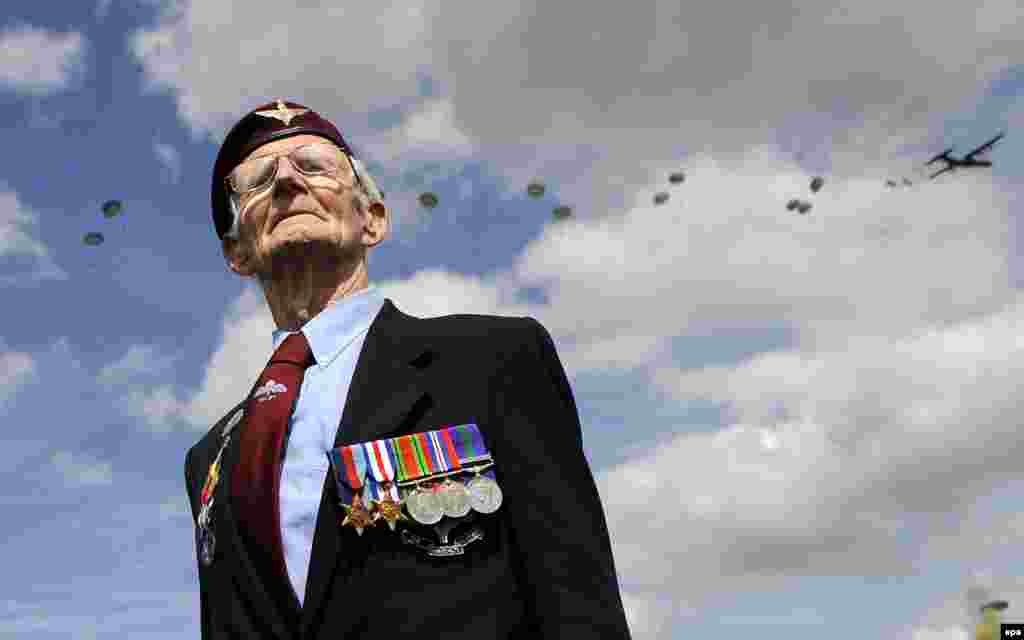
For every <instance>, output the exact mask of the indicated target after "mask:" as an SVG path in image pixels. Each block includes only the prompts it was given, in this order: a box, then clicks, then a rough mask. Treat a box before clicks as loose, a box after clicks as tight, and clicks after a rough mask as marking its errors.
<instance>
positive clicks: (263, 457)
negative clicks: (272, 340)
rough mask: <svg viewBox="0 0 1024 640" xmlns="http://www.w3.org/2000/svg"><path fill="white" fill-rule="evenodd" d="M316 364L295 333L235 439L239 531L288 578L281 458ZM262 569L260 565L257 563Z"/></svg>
mask: <svg viewBox="0 0 1024 640" xmlns="http://www.w3.org/2000/svg"><path fill="white" fill-rule="evenodd" d="M315 362H316V359H315V358H314V357H313V353H312V350H311V349H310V347H309V342H308V341H307V340H306V336H304V335H303V334H302V332H301V331H300V332H299V333H293V334H292V335H290V336H288V337H287V338H286V339H285V341H284V342H283V343H282V344H281V346H280V347H278V348H277V351H275V352H274V355H273V356H271V357H270V362H269V363H268V364H267V368H266V369H264V370H263V375H262V376H260V380H259V383H258V384H257V385H256V391H255V392H253V396H252V398H251V399H250V401H249V408H248V410H247V413H248V416H247V419H246V421H245V425H244V428H243V429H242V433H241V436H240V437H239V446H240V447H241V451H240V455H239V460H238V466H237V468H236V469H235V471H234V473H233V476H234V477H233V478H232V489H233V491H232V493H233V495H234V499H235V503H236V504H237V505H238V506H237V509H236V514H237V517H238V519H239V521H240V523H241V525H242V529H243V531H244V532H245V533H246V534H247V535H248V538H249V540H250V542H252V543H254V545H253V546H254V547H255V548H254V549H253V551H254V552H255V554H256V555H257V556H261V558H260V559H261V560H262V561H263V562H267V561H269V562H271V563H272V564H271V566H270V568H271V570H273V571H277V572H280V575H281V576H283V577H284V578H285V580H287V579H288V571H287V568H286V567H285V562H284V546H283V544H282V541H281V511H280V508H279V504H278V496H279V490H280V486H281V457H282V449H283V446H284V438H285V433H286V432H287V430H288V419H289V418H290V417H291V415H292V412H293V411H294V410H295V401H296V400H297V399H298V397H299V388H300V387H301V386H302V379H303V378H304V377H305V375H306V369H307V368H308V367H309V366H310V365H311V364H314V363H315ZM261 564H262V563H261Z"/></svg>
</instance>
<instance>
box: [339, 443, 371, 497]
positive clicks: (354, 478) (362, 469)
mask: <svg viewBox="0 0 1024 640" xmlns="http://www.w3.org/2000/svg"><path fill="white" fill-rule="evenodd" d="M341 460H342V462H343V463H344V465H345V466H344V469H345V475H344V477H343V478H342V480H344V481H345V484H347V485H348V486H350V487H352V489H354V490H356V491H358V490H359V489H361V488H362V486H363V479H364V478H366V466H367V460H366V452H365V451H363V448H362V447H361V446H359V445H358V444H354V445H349V446H347V447H342V448H341Z"/></svg>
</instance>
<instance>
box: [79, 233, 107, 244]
mask: <svg viewBox="0 0 1024 640" xmlns="http://www.w3.org/2000/svg"><path fill="white" fill-rule="evenodd" d="M82 243H83V244H87V245H89V246H90V247H98V246H100V245H101V244H103V234H102V233H100V232H99V231H90V232H89V233H87V234H85V237H83V238H82Z"/></svg>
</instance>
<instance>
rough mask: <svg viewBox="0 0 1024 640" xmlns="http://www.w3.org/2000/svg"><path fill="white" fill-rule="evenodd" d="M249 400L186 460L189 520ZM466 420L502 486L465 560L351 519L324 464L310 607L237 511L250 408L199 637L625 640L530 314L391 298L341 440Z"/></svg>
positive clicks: (590, 485) (225, 463)
mask: <svg viewBox="0 0 1024 640" xmlns="http://www.w3.org/2000/svg"><path fill="white" fill-rule="evenodd" d="M254 388H255V385H254ZM250 395H251V392H250ZM245 404H246V402H245V401H243V402H242V403H240V404H239V405H238V406H236V407H235V408H234V409H232V411H231V412H229V413H228V415H226V416H225V417H224V418H222V419H221V420H220V421H218V422H217V424H216V425H214V427H213V428H212V429H211V430H210V431H209V432H208V433H207V434H206V435H205V436H204V437H203V438H202V439H201V440H200V441H199V442H198V443H197V444H195V445H194V446H193V447H192V448H191V449H190V450H189V451H188V454H187V455H186V457H185V481H186V486H187V489H188V494H189V499H190V501H191V504H192V514H193V518H194V519H195V518H196V517H198V513H199V506H200V504H199V495H200V491H201V490H202V485H203V482H204V481H205V478H206V473H207V469H208V468H209V466H210V464H211V463H212V462H213V459H214V457H215V456H216V454H217V451H218V449H219V446H220V443H221V441H222V438H221V428H222V427H223V426H224V425H225V424H226V423H227V421H228V419H229V418H230V417H231V416H232V415H234V413H235V411H237V410H239V409H240V408H243V407H244V405H245ZM468 422H473V423H476V424H477V425H479V428H480V432H481V434H482V436H483V438H484V441H485V443H486V444H487V447H488V449H489V450H490V452H491V454H492V456H493V458H494V463H495V472H496V478H497V481H498V483H499V485H500V487H501V489H502V491H503V494H504V501H503V503H502V506H501V508H500V509H499V510H498V511H497V512H495V513H492V514H488V515H482V516H480V517H479V519H478V520H477V524H478V525H479V526H481V527H482V529H483V531H484V533H485V536H484V538H483V539H482V540H479V541H476V542H472V543H470V544H469V545H468V546H467V547H466V550H465V554H464V555H461V556H453V557H446V558H433V557H429V556H427V555H425V554H423V553H422V552H421V551H420V550H418V549H415V548H414V547H412V546H409V545H406V544H404V543H402V542H401V541H400V539H399V535H398V533H397V532H392V531H391V530H390V529H389V528H388V527H386V526H383V525H378V526H375V527H373V528H372V529H368V530H364V532H363V535H362V536H358V535H356V533H355V531H354V530H352V529H351V528H349V527H346V528H345V529H344V530H342V529H341V528H339V522H340V520H339V514H340V512H341V509H340V508H339V507H338V495H337V488H336V486H334V480H333V475H332V474H328V477H327V480H326V482H325V484H324V489H323V496H322V499H321V502H320V511H319V516H318V518H317V524H316V533H315V536H314V539H313V549H312V559H311V562H310V567H309V576H308V579H307V585H306V593H305V598H304V601H305V606H302V607H300V606H299V602H298V600H297V599H296V598H295V595H294V592H293V590H292V588H291V586H290V584H289V583H288V582H286V580H285V579H283V578H282V577H280V576H276V577H275V576H273V575H271V574H268V573H265V572H261V571H260V570H259V567H258V566H257V565H256V564H255V563H254V556H253V554H252V552H251V550H250V549H248V547H247V546H246V544H247V543H246V542H245V540H246V538H243V537H242V536H241V535H240V532H239V530H238V527H237V524H236V520H235V516H234V514H233V513H232V505H231V498H230V493H231V492H230V490H229V488H230V486H231V472H232V470H233V468H234V467H235V466H236V465H237V463H238V450H239V447H238V446H237V442H238V437H237V432H238V431H239V430H241V429H244V428H245V419H244V418H243V419H242V420H241V422H239V423H238V424H237V426H236V427H235V431H236V433H235V435H234V436H232V440H231V442H230V443H229V444H228V447H227V449H226V450H225V452H224V456H223V460H222V463H221V467H222V469H221V476H220V482H219V484H218V487H217V491H216V493H215V496H216V498H215V503H214V507H213V510H212V515H211V522H212V525H213V529H214V533H215V535H216V538H217V546H216V553H215V557H214V561H213V564H212V565H211V566H209V567H205V566H202V565H201V564H199V586H200V611H201V617H202V634H203V638H204V640H215V639H216V640H222V639H223V640H227V639H228V638H239V639H241V638H245V639H246V640H251V639H256V638H266V639H271V638H274V639H280V640H291V639H299V638H302V639H304V640H305V639H309V640H314V639H317V640H319V639H323V640H328V639H329V640H355V639H357V638H359V639H374V640H377V639H380V640H384V639H387V640H400V639H401V638H410V639H413V638H415V639H416V640H423V639H430V640H433V639H435V638H444V639H445V640H457V639H459V638H465V639H466V640H490V639H492V638H502V639H511V638H524V639H526V638H529V639H531V640H536V639H550V640H555V639H556V638H557V639H566V640H568V639H570V638H588V639H592V638H602V639H607V640H628V639H629V637H630V636H629V630H628V628H627V625H626V616H625V612H624V610H623V606H622V600H621V598H620V595H619V586H618V582H617V577H616V573H615V565H614V562H613V560H612V549H611V544H610V540H609V536H608V529H607V525H606V522H605V517H604V513H603V510H602V507H601V504H600V500H599V497H598V493H597V488H596V486H595V484H594V479H593V476H592V475H591V471H590V468H589V466H588V463H587V461H586V458H585V457H584V453H583V448H582V439H581V431H580V422H579V416H578V414H577V410H576V403H575V400H574V399H573V394H572V390H571V389H570V387H569V382H568V380H567V379H566V376H565V372H564V370H563V368H562V364H561V362H560V361H559V359H558V355H557V354H556V352H555V346H554V343H553V342H552V340H551V336H550V334H549V333H548V331H547V330H546V329H545V328H544V327H543V326H542V325H541V324H540V323H539V322H537V321H536V320H534V319H533V318H514V317H511V318H503V317H497V316H483V315H470V314H460V315H453V316H447V317H443V318H415V317H412V316H409V315H406V314H404V313H402V312H401V311H399V310H398V309H396V308H395V306H394V304H392V302H391V300H389V299H386V301H385V304H384V307H383V308H382V309H381V312H380V314H378V316H377V317H376V319H375V320H374V322H373V324H372V325H371V326H370V329H369V332H368V334H367V336H366V341H365V343H364V345H363V349H362V352H361V353H360V355H359V359H358V362H357V365H356V369H355V374H354V377H353V380H352V385H351V390H350V392H349V395H348V399H347V402H346V404H345V409H344V412H343V415H342V417H341V423H340V425H339V429H338V433H337V437H336V439H335V443H334V445H335V447H338V446H343V445H347V444H351V443H355V442H365V441H368V440H375V439H382V438H390V437H394V436H398V435H403V434H407V433H414V432H420V431H431V430H434V429H440V428H442V427H444V426H449V425H457V424H464V423H468ZM342 517H343V516H342ZM398 526H399V527H401V526H402V524H399V525H398ZM435 540H436V538H435ZM197 555H198V546H197ZM197 564H198V563H197Z"/></svg>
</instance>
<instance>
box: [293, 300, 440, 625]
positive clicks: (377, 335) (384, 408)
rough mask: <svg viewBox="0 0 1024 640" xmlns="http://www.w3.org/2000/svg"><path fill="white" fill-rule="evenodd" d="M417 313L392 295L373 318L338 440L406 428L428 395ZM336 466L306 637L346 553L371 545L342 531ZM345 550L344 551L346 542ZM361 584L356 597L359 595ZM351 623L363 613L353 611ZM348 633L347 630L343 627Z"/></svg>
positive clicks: (311, 580)
mask: <svg viewBox="0 0 1024 640" xmlns="http://www.w3.org/2000/svg"><path fill="white" fill-rule="evenodd" d="M417 320H418V319H417V318H414V317H411V316H407V315H405V314H403V313H402V312H401V311H399V310H398V309H396V308H395V306H394V305H393V304H392V302H391V300H389V299H385V301H384V306H383V307H382V308H381V311H380V313H379V314H378V315H377V317H376V318H375V319H374V322H373V324H371V325H370V329H369V331H368V333H367V335H366V340H365V342H364V343H363V348H362V351H361V352H360V354H359V359H358V361H357V363H356V369H355V373H354V375H353V377H352V383H351V385H350V386H349V392H348V397H347V398H346V400H345V408H344V410H343V412H342V416H341V422H340V424H339V426H338V431H337V433H336V435H335V439H334V446H335V447H340V446H344V445H348V444H353V443H356V442H365V441H367V440H376V439H380V438H384V437H388V436H389V435H390V434H391V433H393V432H397V431H398V430H400V429H401V425H402V423H403V421H404V420H405V418H406V417H407V416H408V415H409V414H410V412H411V411H412V410H413V409H414V407H416V405H417V404H418V403H420V402H421V401H422V400H423V399H424V398H425V396H427V383H426V381H425V378H426V375H427V371H428V368H427V364H429V359H428V358H424V357H423V356H424V355H425V354H427V353H428V352H430V351H431V348H430V347H429V345H427V344H425V342H424V339H423V338H422V337H421V336H419V335H417V333H416V330H415V329H416V322H417ZM333 485H334V477H333V474H332V472H330V471H329V472H328V474H327V478H326V480H325V482H324V489H323V492H322V494H321V499H320V510H319V514H318V516H317V522H316V532H315V534H314V536H313V550H312V554H311V559H310V566H309V574H308V577H307V580H306V594H305V598H304V606H303V607H302V613H301V616H302V637H306V636H307V633H308V630H309V629H310V627H311V626H313V625H314V623H315V621H316V620H318V619H320V616H319V613H320V610H321V608H322V607H323V604H324V602H323V600H324V597H325V596H326V594H327V592H328V590H329V589H330V586H331V583H332V581H333V580H334V577H335V574H336V573H337V571H338V568H339V564H340V561H341V559H342V556H344V560H345V562H346V564H351V563H352V562H353V561H354V560H356V559H357V558H359V557H361V555H362V554H365V552H366V547H365V544H364V543H363V541H362V539H361V538H359V537H358V536H357V535H356V534H355V532H354V531H351V530H346V531H345V532H344V533H342V532H341V531H340V527H339V523H340V520H339V516H340V514H341V509H340V508H339V507H338V495H337V489H336V488H335V487H334V486H333ZM343 545H344V547H345V553H344V554H342V553H341V550H342V546H343ZM357 590H358V587H356V590H354V591H353V593H352V594H351V597H352V601H354V599H355V598H357V597H358V593H356V591H357ZM351 620H352V623H353V624H355V623H356V622H358V617H357V616H355V615H353V616H352V617H351ZM338 635H339V637H344V635H345V634H344V633H339V634H338Z"/></svg>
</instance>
